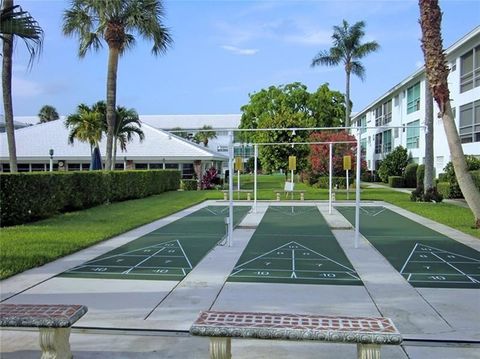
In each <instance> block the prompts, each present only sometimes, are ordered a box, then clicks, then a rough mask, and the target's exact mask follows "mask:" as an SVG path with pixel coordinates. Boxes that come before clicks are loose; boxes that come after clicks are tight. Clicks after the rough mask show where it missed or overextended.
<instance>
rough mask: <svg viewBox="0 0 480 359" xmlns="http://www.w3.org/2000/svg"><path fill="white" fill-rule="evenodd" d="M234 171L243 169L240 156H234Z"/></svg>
mask: <svg viewBox="0 0 480 359" xmlns="http://www.w3.org/2000/svg"><path fill="white" fill-rule="evenodd" d="M235 171H243V159H242V157H235Z"/></svg>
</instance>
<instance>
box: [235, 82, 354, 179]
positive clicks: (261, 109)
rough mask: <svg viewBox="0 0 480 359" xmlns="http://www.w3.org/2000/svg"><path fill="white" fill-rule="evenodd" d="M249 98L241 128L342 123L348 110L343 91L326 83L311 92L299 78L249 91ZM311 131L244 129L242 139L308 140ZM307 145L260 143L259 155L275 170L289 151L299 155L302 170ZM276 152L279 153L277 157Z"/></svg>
mask: <svg viewBox="0 0 480 359" xmlns="http://www.w3.org/2000/svg"><path fill="white" fill-rule="evenodd" d="M249 96H250V102H249V103H248V104H246V105H244V106H242V108H241V110H242V118H241V121H240V128H245V129H260V128H302V127H303V128H305V127H329V126H338V125H340V124H341V121H342V119H343V115H344V114H345V107H344V99H343V95H342V94H341V93H340V92H338V91H332V90H330V89H329V87H328V84H323V85H322V86H320V87H319V88H318V89H317V90H316V91H315V92H313V93H310V92H308V90H307V87H306V86H305V85H303V84H301V83H299V82H294V83H291V84H287V85H283V86H270V87H268V88H266V89H262V90H260V91H259V92H256V93H253V94H250V95H249ZM308 135H309V131H296V133H295V134H293V133H292V131H261V132H252V131H250V132H248V131H245V132H243V133H242V134H241V135H240V136H239V139H240V140H241V141H244V142H257V143H259V142H269V143H272V142H282V143H283V142H301V141H306V140H307V138H308ZM307 154H308V147H307V146H294V149H293V150H292V149H291V147H289V146H285V145H278V146H261V147H260V150H259V158H260V160H261V163H262V168H263V169H264V170H266V171H274V170H278V169H285V168H287V164H288V163H287V161H288V156H289V155H296V156H297V167H298V169H299V170H301V169H303V168H305V166H306V163H307V162H306V155H307ZM275 156H277V157H278V158H277V157H275Z"/></svg>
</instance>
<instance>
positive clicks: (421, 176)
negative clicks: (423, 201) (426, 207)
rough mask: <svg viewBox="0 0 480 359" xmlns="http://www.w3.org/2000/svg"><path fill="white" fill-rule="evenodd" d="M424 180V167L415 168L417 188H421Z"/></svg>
mask: <svg viewBox="0 0 480 359" xmlns="http://www.w3.org/2000/svg"><path fill="white" fill-rule="evenodd" d="M424 178H425V165H419V166H418V167H417V187H421V188H423V181H424Z"/></svg>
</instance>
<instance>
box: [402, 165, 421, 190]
mask: <svg viewBox="0 0 480 359" xmlns="http://www.w3.org/2000/svg"><path fill="white" fill-rule="evenodd" d="M417 168H418V164H416V163H410V164H408V165H407V167H405V175H404V179H405V187H408V188H415V187H417V186H418V185H417Z"/></svg>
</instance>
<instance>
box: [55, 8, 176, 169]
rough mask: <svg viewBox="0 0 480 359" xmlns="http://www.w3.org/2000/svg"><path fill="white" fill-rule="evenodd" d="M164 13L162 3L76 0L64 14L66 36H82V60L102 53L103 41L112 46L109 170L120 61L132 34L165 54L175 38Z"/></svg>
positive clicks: (108, 135)
mask: <svg viewBox="0 0 480 359" xmlns="http://www.w3.org/2000/svg"><path fill="white" fill-rule="evenodd" d="M164 13H165V12H164V8H163V4H162V2H161V0H110V1H93V0H72V5H71V8H70V9H68V10H66V11H65V12H64V16H63V33H64V34H65V35H77V36H78V38H79V43H80V44H79V45H80V46H79V51H78V55H79V56H80V57H81V58H83V57H84V56H85V54H86V53H87V51H88V50H89V49H93V50H99V49H100V48H101V47H102V40H103V41H105V42H106V43H107V45H108V68H107V148H106V161H105V162H106V166H105V167H106V168H107V169H111V168H112V146H113V138H114V131H115V107H116V97H117V69H118V59H119V57H120V56H121V55H122V54H123V53H124V52H125V50H127V49H129V48H131V47H133V45H134V43H135V36H134V35H133V34H132V33H137V34H138V35H139V36H141V37H142V38H145V39H148V40H152V41H153V48H152V52H153V54H154V55H159V54H163V53H165V52H166V51H167V49H168V47H169V46H170V45H171V43H172V38H171V37H170V34H169V32H168V29H167V28H166V27H165V26H164V25H163V24H162V20H163V17H164Z"/></svg>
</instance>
